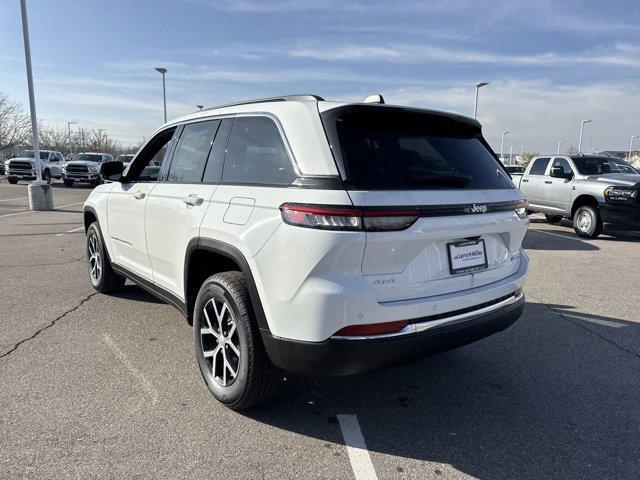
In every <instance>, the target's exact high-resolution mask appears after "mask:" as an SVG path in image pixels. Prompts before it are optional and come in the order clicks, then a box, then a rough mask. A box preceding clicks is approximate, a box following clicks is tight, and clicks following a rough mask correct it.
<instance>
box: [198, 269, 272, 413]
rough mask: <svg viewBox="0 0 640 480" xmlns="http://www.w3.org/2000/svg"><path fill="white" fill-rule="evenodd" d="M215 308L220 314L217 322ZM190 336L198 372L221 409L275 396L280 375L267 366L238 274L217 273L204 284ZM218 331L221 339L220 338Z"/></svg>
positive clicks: (265, 353) (252, 315)
mask: <svg viewBox="0 0 640 480" xmlns="http://www.w3.org/2000/svg"><path fill="white" fill-rule="evenodd" d="M223 305H226V308H225V307H224V306H223ZM205 309H206V310H207V315H208V316H209V320H207V317H206V316H205ZM216 309H217V310H218V312H219V313H221V316H220V317H221V321H220V322H219V323H218V322H217V314H216ZM209 321H210V322H211V323H209ZM234 324H235V329H234ZM210 326H211V328H213V330H214V331H213V332H211V329H210ZM203 330H207V331H209V332H210V333H207V332H204V333H203ZM193 332H194V343H195V351H196V359H197V361H198V367H199V368H200V373H201V374H202V377H203V378H204V381H205V383H206V384H207V387H209V390H210V391H211V393H212V394H213V396H214V397H215V398H216V399H217V400H218V401H219V402H221V403H222V404H223V405H225V406H227V407H229V408H231V409H233V410H244V409H247V408H250V407H253V406H254V405H257V404H259V403H262V402H265V401H267V400H269V399H271V398H273V397H274V396H275V395H276V394H277V393H278V390H279V389H280V386H281V385H282V381H283V378H284V373H283V371H282V370H280V369H279V368H276V367H275V366H274V365H273V364H272V363H271V360H269V356H268V355H267V352H266V351H265V349H264V345H263V344H262V340H261V338H260V332H259V329H258V324H257V321H256V319H255V315H254V313H253V309H252V308H251V301H250V299H249V294H248V293H247V287H246V282H245V278H244V275H242V273H240V272H222V273H217V274H215V275H213V276H211V277H209V278H207V279H206V280H205V281H204V283H203V284H202V287H200V291H199V292H198V296H197V298H196V302H195V306H194V312H193ZM220 333H222V339H220V340H218V339H219V338H220ZM226 335H228V336H226ZM229 344H231V345H229ZM205 352H207V353H208V354H209V355H207V356H205ZM213 352H215V353H213ZM236 352H238V354H237V353H236ZM221 357H222V358H221ZM236 360H237V361H236ZM225 362H227V363H228V364H229V367H230V368H229V369H227V366H226V363H225ZM220 366H222V370H221V369H220ZM233 367H235V369H236V370H235V371H236V375H235V376H233V375H232V373H231V372H232V368H233Z"/></svg>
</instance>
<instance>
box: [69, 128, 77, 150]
mask: <svg viewBox="0 0 640 480" xmlns="http://www.w3.org/2000/svg"><path fill="white" fill-rule="evenodd" d="M76 123H78V122H67V132H68V134H67V141H68V142H69V153H70V154H71V153H73V145H71V125H75V124H76Z"/></svg>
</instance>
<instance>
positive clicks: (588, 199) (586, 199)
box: [571, 194, 598, 218]
mask: <svg viewBox="0 0 640 480" xmlns="http://www.w3.org/2000/svg"><path fill="white" fill-rule="evenodd" d="M584 205H590V206H592V207H595V208H598V200H596V197H594V196H593V195H589V194H582V195H579V196H578V197H576V199H575V200H574V201H573V204H572V205H571V218H573V216H574V215H575V213H576V210H578V208H580V207H582V206H584Z"/></svg>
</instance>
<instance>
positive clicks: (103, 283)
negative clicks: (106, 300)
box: [87, 222, 126, 293]
mask: <svg viewBox="0 0 640 480" xmlns="http://www.w3.org/2000/svg"><path fill="white" fill-rule="evenodd" d="M94 252H95V254H94ZM95 265H98V268H96V267H95ZM87 267H88V271H89V279H90V280H91V285H93V288H95V289H96V290H97V291H98V292H100V293H111V292H115V291H118V290H120V289H121V288H122V287H123V286H124V282H125V280H126V279H125V278H124V277H123V276H122V275H119V274H117V273H116V272H114V271H113V268H112V267H111V262H110V261H109V257H108V255H107V251H106V249H105V248H104V241H103V240H102V232H101V231H100V225H98V222H93V223H92V224H91V225H90V226H89V229H88V230H87Z"/></svg>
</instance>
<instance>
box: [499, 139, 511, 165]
mask: <svg viewBox="0 0 640 480" xmlns="http://www.w3.org/2000/svg"><path fill="white" fill-rule="evenodd" d="M507 133H509V132H502V141H501V142H500V161H501V162H502V152H503V150H504V137H505V135H506V134H507Z"/></svg>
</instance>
